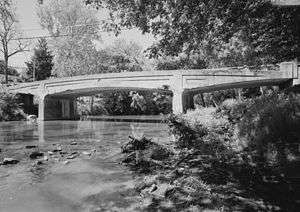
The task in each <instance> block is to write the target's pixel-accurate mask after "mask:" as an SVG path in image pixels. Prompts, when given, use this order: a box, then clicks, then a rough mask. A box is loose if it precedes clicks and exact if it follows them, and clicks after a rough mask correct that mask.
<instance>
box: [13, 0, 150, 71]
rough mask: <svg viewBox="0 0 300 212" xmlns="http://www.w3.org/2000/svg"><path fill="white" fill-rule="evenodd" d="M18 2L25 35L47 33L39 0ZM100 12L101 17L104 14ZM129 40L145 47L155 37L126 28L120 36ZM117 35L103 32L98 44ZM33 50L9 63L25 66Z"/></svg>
mask: <svg viewBox="0 0 300 212" xmlns="http://www.w3.org/2000/svg"><path fill="white" fill-rule="evenodd" d="M15 1H16V3H17V11H16V13H17V16H18V19H19V25H20V30H21V31H22V32H23V37H32V36H43V35H47V31H46V30H43V29H42V28H41V26H40V24H39V20H38V17H37V15H36V7H37V6H36V5H37V0H15ZM103 15H104V14H101V12H99V17H101V16H103ZM118 38H123V39H126V40H128V41H134V42H136V43H138V44H139V45H141V46H142V47H143V48H147V47H149V46H150V45H151V44H152V43H153V42H154V38H153V36H151V35H149V34H148V35H143V34H142V33H141V32H140V31H139V30H137V29H133V30H126V31H123V32H122V33H121V35H119V36H118ZM115 39H116V37H115V36H114V35H113V34H108V33H102V41H103V42H102V43H100V44H99V45H98V46H101V45H103V46H105V45H109V44H110V43H112V42H113V41H114V40H115ZM31 43H32V45H31V48H33V47H34V46H35V43H36V40H31ZM31 55H32V52H31V51H30V52H22V53H19V54H16V55H14V56H12V57H11V58H10V59H9V65H11V66H15V67H25V63H24V62H26V61H28V60H30V57H31Z"/></svg>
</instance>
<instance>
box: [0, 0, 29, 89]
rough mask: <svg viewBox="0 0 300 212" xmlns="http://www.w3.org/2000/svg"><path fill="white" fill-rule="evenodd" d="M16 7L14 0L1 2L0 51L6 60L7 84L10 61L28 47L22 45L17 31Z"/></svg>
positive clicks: (6, 81)
mask: <svg viewBox="0 0 300 212" xmlns="http://www.w3.org/2000/svg"><path fill="white" fill-rule="evenodd" d="M17 22H18V21H17V19H16V14H15V7H14V4H13V1H12V0H3V1H1V2H0V44H1V48H0V51H1V52H2V54H3V58H4V70H5V71H4V73H5V83H6V84H7V83H8V72H9V68H8V60H9V58H10V57H12V56H13V55H15V54H17V53H20V52H23V51H25V48H26V45H25V44H24V43H22V42H21V41H20V40H18V38H20V33H18V30H17V26H16V24H17Z"/></svg>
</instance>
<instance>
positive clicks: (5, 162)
mask: <svg viewBox="0 0 300 212" xmlns="http://www.w3.org/2000/svg"><path fill="white" fill-rule="evenodd" d="M19 162H20V161H18V160H16V159H14V158H4V159H3V161H2V164H3V165H8V164H17V163H19Z"/></svg>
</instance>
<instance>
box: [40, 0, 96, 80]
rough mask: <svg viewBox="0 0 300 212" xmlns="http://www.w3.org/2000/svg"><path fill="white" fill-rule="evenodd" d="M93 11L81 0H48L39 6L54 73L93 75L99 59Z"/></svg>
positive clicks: (61, 74)
mask: <svg viewBox="0 0 300 212" xmlns="http://www.w3.org/2000/svg"><path fill="white" fill-rule="evenodd" d="M96 12H97V11H96V10H95V9H94V8H92V7H91V6H87V5H85V4H84V3H83V1H81V0H48V1H44V2H43V4H41V5H40V6H39V10H38V16H39V18H40V23H41V25H42V26H43V27H44V28H46V29H47V30H48V31H49V33H50V34H51V35H52V36H53V39H51V41H50V42H49V44H51V48H52V50H53V51H52V52H53V55H54V67H53V75H56V76H58V77H63V76H75V75H82V74H93V73H96V72H98V71H99V70H98V67H101V66H99V61H98V59H97V55H98V54H97V51H96V48H95V44H94V41H95V40H99V39H100V35H99V34H98V32H99V21H98V19H97V17H96Z"/></svg>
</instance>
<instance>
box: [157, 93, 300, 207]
mask: <svg viewBox="0 0 300 212" xmlns="http://www.w3.org/2000/svg"><path fill="white" fill-rule="evenodd" d="M297 114H299V98H297V97H296V96H293V95H286V94H282V93H281V94H279V93H276V92H275V93H270V94H267V95H262V96H259V97H256V98H253V99H245V100H239V101H237V100H234V99H228V100H225V101H224V102H223V103H222V104H221V106H220V107H219V108H210V109H209V108H206V109H205V108H204V109H201V110H196V111H189V112H188V113H187V114H186V115H180V116H174V115H172V116H170V117H169V119H168V120H167V123H168V124H169V126H170V127H171V132H172V133H173V134H174V135H175V138H176V143H175V144H176V147H177V149H178V151H179V154H178V157H177V158H175V159H174V161H172V162H171V163H172V164H174V163H175V164H176V167H178V164H181V165H179V166H180V167H188V168H187V169H186V168H178V169H183V170H184V171H181V173H182V172H183V173H182V174H181V175H179V176H176V175H175V176H173V175H172V176H173V178H172V179H166V180H165V181H167V183H169V186H172V185H173V184H172V183H171V182H174V180H175V179H176V181H175V182H181V181H182V179H188V177H190V176H191V175H192V176H194V177H195V179H193V182H194V183H200V182H197V181H199V180H202V181H203V183H204V184H202V186H201V187H208V188H209V189H210V194H212V196H210V195H204V193H205V192H204V193H203V191H202V190H201V188H198V189H197V190H196V191H195V192H199V193H198V194H197V197H201V196H203V195H204V197H205V198H207V199H209V201H208V203H209V204H207V205H206V207H209V208H215V207H217V208H218V207H225V208H228V210H229V211H231V210H246V211H248V210H250V211H257V210H259V211H273V210H282V211H297V209H296V208H297V207H298V206H299V205H297V203H296V200H297V195H298V194H299V191H298V190H297V186H296V185H297V181H295V180H293V179H294V177H295V176H297V172H298V171H299V152H298V150H297V146H298V145H299V141H300V133H299V130H298V129H299V127H300V118H299V116H298V115H297ZM176 171H177V172H178V170H176ZM162 172H164V171H162ZM164 175H166V174H164ZM182 175H183V176H182ZM174 178H175V179H174ZM157 183H158V187H159V186H160V185H159V184H160V183H161V182H157ZM164 183H165V182H164ZM175 185H176V184H175ZM180 185H181V184H179V185H178V186H176V187H175V188H173V189H172V191H173V192H172V193H171V196H167V194H165V198H168V199H169V200H171V202H172V203H173V204H175V205H176V203H177V202H178V201H177V200H176V199H175V201H173V198H176V197H178V196H180V197H181V198H187V196H188V197H190V196H191V195H192V194H191V193H189V192H188V193H185V192H183V191H182V190H184V188H185V187H182V186H180ZM174 189H175V190H174ZM191 192H192V193H193V191H191ZM169 194H170V193H169ZM216 197H218V198H217V199H216ZM258 200H259V201H258ZM158 203H159V204H158ZM158 203H157V204H156V205H151V207H153V206H155V207H158V208H161V207H164V204H162V200H159V201H158ZM153 204H154V203H153ZM161 204H162V205H161ZM194 204H196V205H197V206H198V208H199V207H202V206H203V204H202V199H200V200H199V199H197V198H196V197H193V198H191V199H189V200H187V201H186V202H185V204H184V205H181V206H178V207H184V208H186V207H187V206H190V205H194ZM236 207H237V208H236Z"/></svg>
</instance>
